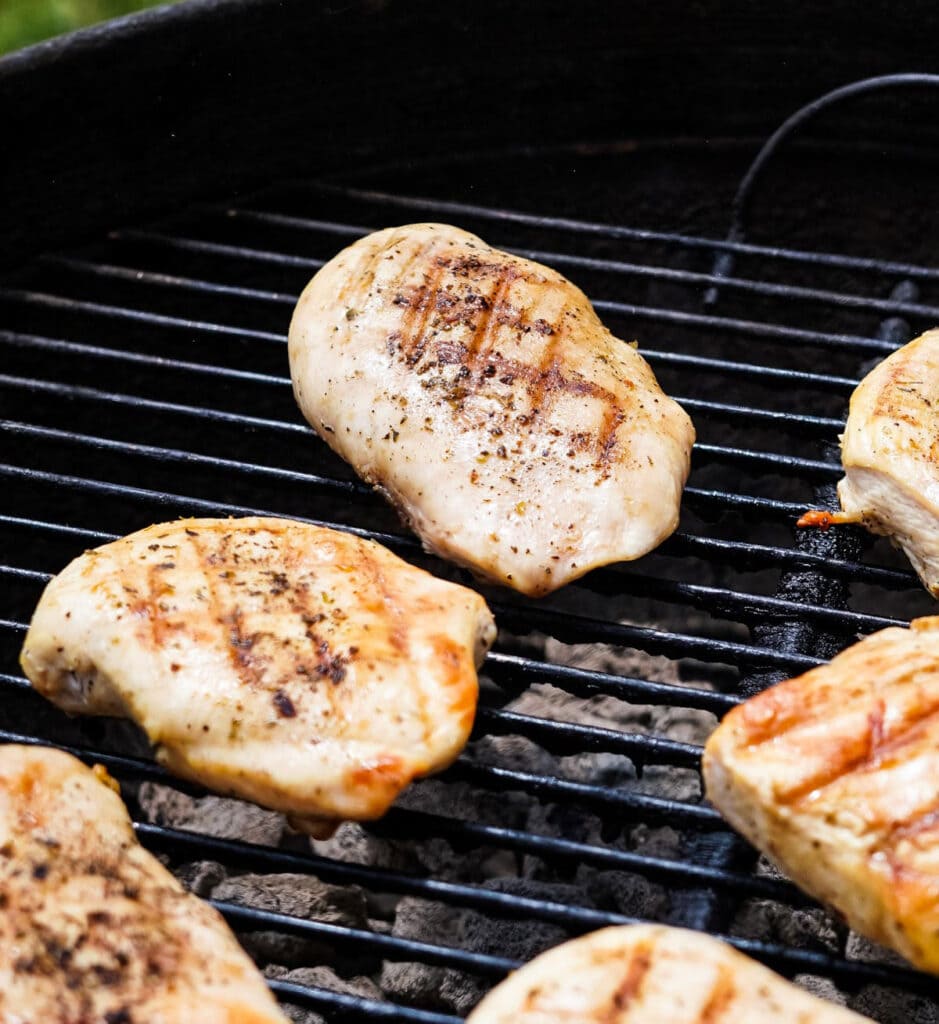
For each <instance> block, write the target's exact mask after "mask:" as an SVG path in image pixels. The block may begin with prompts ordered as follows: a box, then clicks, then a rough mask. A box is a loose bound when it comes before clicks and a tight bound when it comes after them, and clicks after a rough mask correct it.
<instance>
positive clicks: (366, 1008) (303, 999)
mask: <svg viewBox="0 0 939 1024" xmlns="http://www.w3.org/2000/svg"><path fill="white" fill-rule="evenodd" d="M267 984H268V988H270V990H271V991H272V992H273V993H274V995H276V996H277V998H278V999H280V1000H281V1001H283V1002H285V1003H294V1004H296V1005H297V1006H303V1007H306V1008H308V1009H311V1010H321V1011H323V1012H326V1013H328V1014H329V1015H330V1019H332V1018H333V1017H336V1018H341V1019H344V1020H345V1019H350V1020H354V1021H361V1020H362V1019H363V1018H370V1019H372V1020H383V1021H388V1022H389V1024H398V1022H401V1024H462V1020H463V1018H462V1017H454V1016H453V1015H452V1014H449V1013H434V1012H433V1011H432V1010H418V1009H415V1008H414V1007H413V1006H399V1005H398V1004H396V1003H383V1002H379V1001H378V1000H377V999H365V998H363V997H362V996H350V995H346V994H345V993H342V992H333V991H332V990H331V989H327V988H317V987H315V986H307V985H295V984H291V983H290V982H289V981H275V980H272V979H268V982H267Z"/></svg>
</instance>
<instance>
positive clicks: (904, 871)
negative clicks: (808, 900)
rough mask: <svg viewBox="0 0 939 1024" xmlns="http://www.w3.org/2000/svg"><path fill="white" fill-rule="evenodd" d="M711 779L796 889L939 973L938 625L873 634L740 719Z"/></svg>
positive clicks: (760, 699)
mask: <svg viewBox="0 0 939 1024" xmlns="http://www.w3.org/2000/svg"><path fill="white" fill-rule="evenodd" d="M704 777H705V780H706V783H707V792H708V797H709V798H710V800H711V801H712V802H713V803H714V804H715V806H716V807H717V808H718V809H719V810H720V811H721V813H722V814H723V815H724V816H725V817H726V818H727V819H728V820H729V821H730V823H731V824H732V825H733V826H734V827H735V828H736V829H737V830H738V831H740V832H742V833H743V834H744V835H745V836H746V837H747V838H748V839H749V840H750V841H751V842H752V843H753V844H754V845H755V846H758V847H759V848H760V849H761V850H763V852H764V853H766V854H767V855H768V856H770V857H771V858H772V859H773V860H774V861H776V862H777V863H778V864H779V865H780V866H781V867H782V868H783V869H784V870H785V871H786V872H787V873H788V874H789V875H790V876H791V877H792V879H793V881H795V882H797V883H798V884H799V885H800V886H802V887H803V888H804V889H806V890H807V891H808V892H809V893H811V894H812V895H814V896H816V897H817V898H819V899H820V900H823V901H824V902H826V903H828V904H829V905H831V906H832V907H834V908H835V909H836V910H838V911H839V912H840V913H841V914H842V915H843V916H844V918H845V919H846V920H847V921H848V923H849V924H850V925H851V926H852V927H853V928H855V929H856V930H857V931H859V932H861V933H862V934H864V935H867V936H868V937H869V938H871V939H874V940H875V941H878V942H882V943H885V944H886V945H889V946H892V947H893V948H894V949H896V950H897V951H898V952H900V953H902V954H903V955H904V956H905V957H907V958H908V959H909V960H911V961H912V962H913V963H914V964H916V965H917V966H919V967H922V968H925V969H926V970H931V971H939V842H937V840H939V618H935V617H933V618H925V619H918V620H916V621H914V622H913V623H912V626H911V628H910V629H909V630H904V629H885V630H882V631H881V632H879V633H875V634H873V635H872V636H869V637H867V638H865V639H864V640H862V641H860V642H859V643H857V644H855V645H853V646H852V647H849V648H848V649H847V650H846V651H844V652H842V653H841V654H839V655H838V657H837V658H835V659H834V660H833V661H832V662H831V663H830V664H829V665H823V666H821V667H819V668H817V669H813V670H812V671H811V672H808V673H806V674H805V675H803V676H799V677H798V678H796V679H790V680H789V681H788V682H785V683H781V684H780V685H779V686H775V687H773V688H772V689H770V690H767V691H766V692H765V693H762V694H760V695H759V696H757V697H754V698H752V699H751V700H748V701H747V702H746V703H745V704H743V705H741V706H740V707H737V708H735V709H734V710H732V711H731V712H730V713H729V714H728V715H727V717H726V718H725V719H724V721H723V722H722V723H721V725H720V727H719V728H718V729H717V731H716V732H715V733H714V734H713V735H712V736H711V738H710V739H709V741H708V743H707V747H706V750H705V755H704Z"/></svg>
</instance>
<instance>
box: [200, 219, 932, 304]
mask: <svg viewBox="0 0 939 1024" xmlns="http://www.w3.org/2000/svg"><path fill="white" fill-rule="evenodd" d="M207 212H210V213H216V214H220V215H223V216H226V217H228V218H229V219H230V220H243V221H248V222H251V223H255V224H271V225H277V226H280V227H289V228H297V229H300V230H303V231H307V232H319V233H324V234H335V235H341V236H344V237H346V238H359V237H361V236H362V235H365V234H368V233H369V232H371V231H374V230H375V228H374V227H373V226H366V225H359V224H337V223H334V222H331V221H323V220H315V219H313V218H307V217H293V216H286V215H284V214H279V213H269V212H266V211H264V210H253V209H248V210H244V209H232V208H228V209H218V208H215V207H208V208H207ZM494 244H495V245H496V246H497V247H499V248H503V246H501V245H500V244H499V243H498V241H496V242H495V243H494ZM504 248H505V249H506V250H507V251H508V252H511V253H514V254H515V255H516V256H523V257H524V258H525V259H530V260H535V261H537V262H538V263H545V264H547V265H548V266H556V267H575V268H579V269H582V270H591V271H602V272H604V273H613V274H623V275H628V276H630V277H648V278H651V279H652V280H655V281H671V282H675V283H678V284H687V285H692V286H694V287H696V288H706V287H707V286H708V285H720V286H721V288H726V289H728V290H729V291H741V292H747V293H749V294H752V295H762V296H769V297H773V298H780V299H793V300H797V301H799V302H818V303H822V304H828V305H834V306H838V307H840V308H843V309H859V310H864V311H869V312H875V313H885V314H890V315H892V316H911V317H920V318H924V319H927V320H936V319H939V307H937V306H928V305H922V304H920V303H915V302H902V301H897V300H891V299H889V298H888V299H878V298H873V297H871V296H867V295H854V294H851V293H848V292H833V291H828V290H826V289H823V288H805V287H802V286H799V285H787V284H775V283H772V282H769V281H753V280H750V279H748V278H740V277H725V276H724V275H723V274H705V273H698V272H696V271H691V270H676V269H674V268H672V267H659V266H649V265H647V264H644V263H630V262H626V261H624V260H611V259H597V258H596V257H592V256H578V255H575V254H573V253H567V252H554V251H552V250H547V249H528V248H522V249H520V248H518V247H516V246H508V245H507V246H505V247H504Z"/></svg>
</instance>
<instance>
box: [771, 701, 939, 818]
mask: <svg viewBox="0 0 939 1024" xmlns="http://www.w3.org/2000/svg"><path fill="white" fill-rule="evenodd" d="M937 719H939V701H936V703H934V704H931V705H930V706H929V707H928V709H927V710H926V712H925V713H924V714H922V715H919V716H918V717H917V719H916V721H915V722H913V723H911V724H910V725H909V726H908V727H907V728H906V729H904V730H903V731H902V732H900V733H898V734H897V735H895V736H892V737H890V738H889V739H888V740H887V741H886V742H883V741H881V742H880V743H877V742H876V740H875V733H876V732H878V731H879V727H878V726H877V725H876V723H875V721H874V720H873V719H869V720H870V723H871V724H870V732H869V734H868V745H867V750H866V751H864V753H862V754H859V755H858V756H857V757H854V758H851V759H849V760H848V761H846V762H844V763H842V764H837V765H833V766H832V769H831V771H830V772H828V773H825V774H824V775H821V776H815V777H814V778H813V779H811V780H810V781H808V782H806V783H805V784H804V785H802V786H799V787H798V789H796V790H793V791H792V792H791V793H787V794H786V796H785V797H781V798H780V803H783V804H792V803H797V802H798V801H799V800H802V799H803V798H804V797H806V796H808V795H809V794H810V793H814V792H816V791H818V790H824V789H827V788H828V787H829V786H832V785H834V784H835V783H836V782H838V781H839V780H840V779H842V778H845V777H847V776H848V775H860V774H863V773H865V772H867V771H869V770H871V769H876V768H877V767H878V765H879V763H880V761H881V759H882V758H883V757H884V756H885V755H888V754H893V755H895V754H898V753H899V752H900V751H902V750H903V748H904V747H907V746H909V745H910V744H911V743H913V742H915V741H916V740H917V739H918V738H920V736H921V735H922V734H924V733H926V732H928V731H929V729H930V727H931V726H932V725H933V724H934V723H935V721H936V720H937Z"/></svg>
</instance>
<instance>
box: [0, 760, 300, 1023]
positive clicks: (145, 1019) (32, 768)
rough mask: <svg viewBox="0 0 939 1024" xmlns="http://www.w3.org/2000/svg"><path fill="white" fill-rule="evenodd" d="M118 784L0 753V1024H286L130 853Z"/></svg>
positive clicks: (218, 942)
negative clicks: (0, 1022) (117, 791)
mask: <svg viewBox="0 0 939 1024" xmlns="http://www.w3.org/2000/svg"><path fill="white" fill-rule="evenodd" d="M116 789H117V784H116V783H115V782H113V780H111V779H109V778H108V776H107V773H106V772H104V770H103V769H102V768H100V767H98V768H95V769H91V768H86V767H85V766H84V765H83V764H82V763H81V762H80V761H77V760H76V759H75V758H74V757H72V756H71V755H69V754H66V753H63V752H62V751H61V750H52V749H50V748H48V747H27V746H16V745H5V746H2V747H0V1021H2V1022H3V1024H195V1022H196V1021H198V1024H287V1018H286V1017H285V1016H284V1014H283V1013H281V1012H280V1010H279V1009H278V1007H277V1003H276V1002H275V1001H274V998H273V996H272V995H271V993H270V991H269V990H268V988H267V985H266V984H265V982H264V979H263V978H262V977H261V975H260V973H259V972H258V970H257V968H256V967H255V966H254V964H253V963H252V962H251V960H250V959H249V957H248V955H247V954H246V953H245V952H244V951H243V950H242V949H241V948H240V946H239V945H238V943H237V942H236V940H235V937H234V935H232V933H231V932H230V931H229V929H228V926H227V925H226V924H225V922H224V921H223V920H222V918H221V916H220V915H219V914H218V912H217V911H216V910H214V909H213V908H212V907H210V906H209V905H208V904H206V903H202V902H201V901H200V900H198V899H196V897H195V896H192V895H190V894H189V893H187V892H186V891H185V890H184V889H183V887H182V886H181V885H180V884H179V882H177V881H176V879H175V878H173V876H172V875H171V874H170V873H169V872H168V871H167V870H166V868H164V867H163V865H162V864H161V863H160V862H159V861H158V860H157V859H156V858H155V857H154V856H153V855H152V854H150V853H148V852H147V851H146V850H144V849H143V847H142V846H140V844H139V843H138V842H137V839H136V837H135V835H134V830H133V827H132V825H131V820H130V816H129V815H128V813H127V809H126V808H125V807H124V804H123V803H122V802H121V798H120V797H119V796H118V794H117V793H116V792H115V790H116Z"/></svg>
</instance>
